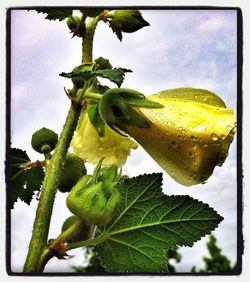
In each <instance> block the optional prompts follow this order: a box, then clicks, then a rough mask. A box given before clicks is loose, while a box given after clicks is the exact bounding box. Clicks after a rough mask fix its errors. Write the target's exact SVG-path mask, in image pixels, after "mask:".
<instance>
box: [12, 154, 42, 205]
mask: <svg viewBox="0 0 250 282" xmlns="http://www.w3.org/2000/svg"><path fill="white" fill-rule="evenodd" d="M29 162H30V159H29V157H28V155H27V153H26V152H25V151H22V150H20V149H16V148H12V149H11V153H10V205H11V208H13V207H14V203H15V202H16V201H17V200H18V198H19V199H21V200H22V201H23V202H25V203H26V204H28V205H29V204H30V202H31V200H32V198H33V195H34V193H35V191H39V190H40V187H41V185H42V182H43V179H44V171H43V168H42V167H41V166H34V167H31V168H29V169H24V167H23V165H25V164H27V163H29Z"/></svg>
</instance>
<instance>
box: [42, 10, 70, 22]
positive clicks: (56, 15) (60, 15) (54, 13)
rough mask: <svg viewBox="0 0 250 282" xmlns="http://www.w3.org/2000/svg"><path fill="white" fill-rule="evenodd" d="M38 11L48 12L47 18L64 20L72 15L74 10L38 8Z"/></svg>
mask: <svg viewBox="0 0 250 282" xmlns="http://www.w3.org/2000/svg"><path fill="white" fill-rule="evenodd" d="M36 11H37V12H38V13H44V14H47V16H46V17H45V19H47V20H54V21H55V20H59V21H62V20H64V19H66V18H68V17H70V16H72V13H73V10H70V9H63V10H62V9H36Z"/></svg>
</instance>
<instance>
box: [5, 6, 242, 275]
mask: <svg viewBox="0 0 250 282" xmlns="http://www.w3.org/2000/svg"><path fill="white" fill-rule="evenodd" d="M83 7H84V8H88V9H95V8H103V9H117V8H119V9H128V8H129V9H140V10H235V11H236V12H237V262H236V268H235V271H233V272H219V273H201V272H197V273H192V272H175V273H102V274H100V273H87V274H84V273H77V272H72V273H71V272H68V273H62V272H46V273H21V272H13V271H12V270H11V207H10V147H11V124H10V120H11V117H10V113H11V11H12V10H29V9H30V10H33V9H38V8H46V9H54V8H55V7H46V6H43V7H42V6H39V7H35V6H34V7H10V8H8V9H7V21H6V31H7V35H6V56H7V58H6V59H7V60H6V145H5V149H6V156H5V181H6V250H5V255H6V261H5V262H6V271H7V274H8V275H10V276H45V277H46V276H114V275H115V276H143V275H144V276H148V275H150V276H152V275H157V276H184V275H186V276H216V275H217V276H223V275H224V276H225V275H226V276H235V275H240V274H241V272H242V256H243V253H244V238H243V230H242V228H243V193H242V179H243V171H242V116H243V91H242V65H243V25H242V21H243V19H242V11H241V9H240V8H239V7H220V6H129V7H124V6H103V5H101V6H56V8H57V9H65V8H66V9H79V8H83Z"/></svg>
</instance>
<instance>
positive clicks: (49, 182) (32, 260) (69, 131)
mask: <svg viewBox="0 0 250 282" xmlns="http://www.w3.org/2000/svg"><path fill="white" fill-rule="evenodd" d="M98 21H99V18H98V17H97V18H94V19H90V21H89V22H88V24H87V25H86V31H85V33H86V34H85V35H84V36H83V40H82V48H83V51H82V63H87V62H91V61H92V49H93V38H94V32H95V28H96V25H97V23H98ZM81 109H82V108H81V106H80V105H78V104H76V103H75V102H72V103H71V107H70V109H69V112H68V117H67V119H66V122H65V124H64V127H63V130H62V133H61V135H60V138H59V140H58V143H57V146H56V149H55V152H54V154H53V156H52V158H51V160H50V162H49V165H48V167H47V170H46V174H45V179H44V183H43V187H42V189H41V195H40V199H39V204H38V207H37V211H36V217H35V221H34V225H33V231H32V238H31V241H30V244H29V250H28V254H27V257H26V262H25V265H24V269H23V271H24V272H39V271H42V269H43V267H44V266H45V264H44V265H42V266H41V265H40V260H41V256H42V253H43V252H44V249H45V248H46V246H47V240H48V233H49V226H50V221H51V215H52V210H53V205H54V201H55V195H56V191H57V184H58V181H59V178H60V175H61V170H62V162H63V160H64V159H65V157H66V154H67V151H68V147H69V145H70V142H71V139H72V137H73V134H74V130H75V128H76V126H77V122H78V119H79V116H80V113H81ZM48 253H49V252H48ZM48 256H51V254H50V253H49V254H48Z"/></svg>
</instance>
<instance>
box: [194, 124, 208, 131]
mask: <svg viewBox="0 0 250 282" xmlns="http://www.w3.org/2000/svg"><path fill="white" fill-rule="evenodd" d="M196 129H197V130H199V131H205V130H206V126H205V125H203V124H200V125H198V126H197V127H196Z"/></svg>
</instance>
